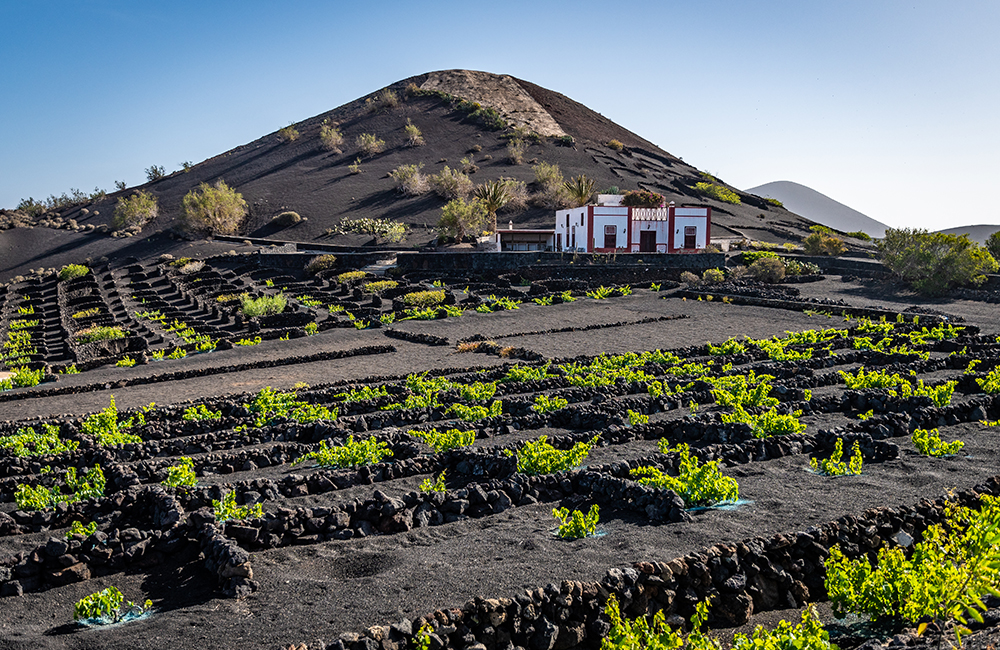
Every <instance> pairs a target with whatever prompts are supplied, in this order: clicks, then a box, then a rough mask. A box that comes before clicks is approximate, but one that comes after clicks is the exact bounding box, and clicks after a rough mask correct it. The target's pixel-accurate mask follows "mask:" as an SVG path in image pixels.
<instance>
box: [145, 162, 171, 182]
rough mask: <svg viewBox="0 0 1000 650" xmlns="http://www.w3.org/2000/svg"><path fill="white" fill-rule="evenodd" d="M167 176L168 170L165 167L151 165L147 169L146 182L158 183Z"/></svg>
mask: <svg viewBox="0 0 1000 650" xmlns="http://www.w3.org/2000/svg"><path fill="white" fill-rule="evenodd" d="M166 175H167V170H166V168H164V167H163V165H150V166H149V167H147V168H146V180H147V181H149V182H150V183H152V182H153V181H158V180H160V179H161V178H163V177H164V176H166Z"/></svg>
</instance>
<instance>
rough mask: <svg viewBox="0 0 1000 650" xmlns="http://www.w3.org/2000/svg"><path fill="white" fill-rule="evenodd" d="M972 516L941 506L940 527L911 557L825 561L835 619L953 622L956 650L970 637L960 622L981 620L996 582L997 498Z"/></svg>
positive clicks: (833, 555) (896, 554)
mask: <svg viewBox="0 0 1000 650" xmlns="http://www.w3.org/2000/svg"><path fill="white" fill-rule="evenodd" d="M980 499H981V500H982V505H981V507H980V509H978V510H975V509H972V508H967V507H964V506H960V505H958V504H957V503H955V502H953V501H949V502H946V503H945V508H944V521H943V522H942V523H939V524H933V525H931V526H929V527H928V528H927V529H926V530H925V531H924V533H923V539H922V540H921V541H920V542H918V543H917V544H916V545H915V546H914V548H913V552H912V554H911V555H910V557H907V554H906V552H905V551H904V549H902V548H900V547H898V546H887V545H883V546H882V547H881V548H880V549H879V551H878V558H877V562H876V565H875V566H872V564H871V562H870V560H869V559H868V556H867V555H865V554H862V555H861V557H860V558H859V559H857V560H850V559H848V558H847V557H845V556H844V554H843V552H842V551H841V550H840V547H839V546H834V547H833V548H831V549H830V557H829V558H827V559H826V561H825V565H826V578H825V586H826V591H827V594H828V596H829V598H830V601H831V602H832V603H833V611H834V615H835V616H837V617H838V618H843V617H844V615H845V613H846V612H855V613H858V614H867V615H868V616H870V617H872V618H873V619H876V620H877V621H886V620H890V621H892V620H895V621H898V620H900V619H902V620H904V621H910V622H911V623H916V622H918V621H921V620H924V621H925V622H924V623H922V624H921V625H920V627H919V628H918V630H919V631H921V632H922V631H923V630H924V628H926V621H928V620H930V621H934V622H936V623H938V626H939V627H940V628H943V627H944V624H945V623H948V622H955V623H956V624H955V625H954V628H953V630H954V634H955V639H956V642H957V645H958V647H961V644H962V637H963V636H964V635H965V634H966V633H967V632H968V628H966V627H965V625H964V623H965V617H966V616H971V617H972V618H975V619H977V620H979V619H981V615H980V614H979V611H978V610H983V611H985V610H986V606H985V605H984V604H983V602H982V598H983V597H984V596H986V595H989V594H991V593H992V594H995V593H996V585H997V581H998V579H1000V532H998V528H1000V499H998V498H996V497H991V496H988V495H983V496H981V497H980Z"/></svg>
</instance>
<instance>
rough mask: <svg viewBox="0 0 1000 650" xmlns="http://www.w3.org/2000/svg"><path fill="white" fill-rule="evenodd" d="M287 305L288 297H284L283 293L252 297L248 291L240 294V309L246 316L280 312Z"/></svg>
mask: <svg viewBox="0 0 1000 650" xmlns="http://www.w3.org/2000/svg"><path fill="white" fill-rule="evenodd" d="M287 305H288V299H287V298H285V294H283V293H279V294H276V295H273V296H261V297H260V298H253V297H251V296H250V294H248V293H244V294H243V295H241V296H240V311H241V312H242V313H243V315H244V316H246V317H247V318H255V317H257V316H273V315H274V314H280V313H281V312H283V311H285V307H286V306H287Z"/></svg>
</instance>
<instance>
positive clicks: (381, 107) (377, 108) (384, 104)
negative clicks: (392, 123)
mask: <svg viewBox="0 0 1000 650" xmlns="http://www.w3.org/2000/svg"><path fill="white" fill-rule="evenodd" d="M397 106H399V96H398V95H396V91H394V90H393V89H392V88H383V89H382V90H380V91H379V92H378V94H376V95H374V96H373V97H369V98H368V99H366V100H365V108H367V109H368V111H369V112H370V113H376V112H381V111H389V110H392V109H394V108H396V107H397Z"/></svg>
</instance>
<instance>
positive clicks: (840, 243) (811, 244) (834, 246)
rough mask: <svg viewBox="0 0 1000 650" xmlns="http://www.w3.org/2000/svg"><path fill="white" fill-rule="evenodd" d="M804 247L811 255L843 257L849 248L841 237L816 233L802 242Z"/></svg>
mask: <svg viewBox="0 0 1000 650" xmlns="http://www.w3.org/2000/svg"><path fill="white" fill-rule="evenodd" d="M802 247H803V248H804V249H805V252H806V253H808V254H809V255H834V256H836V255H843V254H844V253H845V252H847V246H845V245H844V240H843V239H841V238H840V237H834V236H833V235H828V234H824V233H820V232H814V233H812V234H811V235H809V236H808V237H806V238H805V239H803V240H802Z"/></svg>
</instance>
